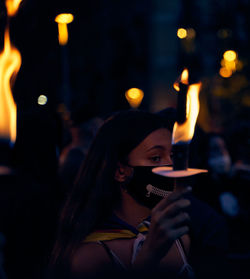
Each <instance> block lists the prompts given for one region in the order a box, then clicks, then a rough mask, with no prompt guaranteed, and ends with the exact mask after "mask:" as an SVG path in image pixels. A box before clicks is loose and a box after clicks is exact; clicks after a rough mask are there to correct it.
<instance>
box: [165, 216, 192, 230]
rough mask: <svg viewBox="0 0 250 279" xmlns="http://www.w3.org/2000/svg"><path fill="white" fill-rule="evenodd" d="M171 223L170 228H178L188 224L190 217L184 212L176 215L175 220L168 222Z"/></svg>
mask: <svg viewBox="0 0 250 279" xmlns="http://www.w3.org/2000/svg"><path fill="white" fill-rule="evenodd" d="M169 222H170V223H172V224H171V225H172V228H179V227H183V226H186V225H188V224H189V222H190V217H189V215H188V214H187V213H186V212H182V213H180V214H178V215H177V216H176V217H175V218H173V219H171V220H169Z"/></svg>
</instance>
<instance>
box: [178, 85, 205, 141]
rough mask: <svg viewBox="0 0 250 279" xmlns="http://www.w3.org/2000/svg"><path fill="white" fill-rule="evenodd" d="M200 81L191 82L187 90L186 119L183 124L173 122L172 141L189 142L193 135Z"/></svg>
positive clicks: (197, 110) (198, 107)
mask: <svg viewBox="0 0 250 279" xmlns="http://www.w3.org/2000/svg"><path fill="white" fill-rule="evenodd" d="M200 88H201V83H197V84H191V85H190V86H189V87H188V92H187V106H186V107H187V119H186V121H185V122H184V123H183V124H178V123H177V122H175V124H174V129H173V136H172V143H173V144H176V143H178V142H190V141H191V140H192V138H193V135H194V129H195V124H196V120H197V117H198V114H199V110H200V103H199V92H200Z"/></svg>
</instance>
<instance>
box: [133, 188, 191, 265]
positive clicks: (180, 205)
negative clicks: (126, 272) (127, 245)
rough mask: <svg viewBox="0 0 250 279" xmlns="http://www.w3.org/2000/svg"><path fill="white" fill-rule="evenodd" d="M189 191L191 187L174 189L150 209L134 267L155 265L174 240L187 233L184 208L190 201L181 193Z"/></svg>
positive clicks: (186, 215) (186, 218) (187, 217)
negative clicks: (149, 221) (144, 234)
mask: <svg viewBox="0 0 250 279" xmlns="http://www.w3.org/2000/svg"><path fill="white" fill-rule="evenodd" d="M190 191H191V187H188V188H185V189H184V190H176V191H174V192H173V193H171V194H169V195H168V196H167V197H166V198H164V199H163V200H161V201H160V202H159V203H158V204H157V205H156V206H155V207H154V208H153V209H152V212H151V224H150V227H149V232H148V235H147V238H146V240H145V242H144V244H143V246H142V249H141V250H140V252H139V253H138V255H137V259H136V261H135V264H134V266H135V267H136V266H138V267H140V266H144V267H145V265H147V264H149V265H150V266H151V267H152V266H155V265H157V264H158V263H159V262H160V260H161V259H162V258H163V257H164V256H165V255H166V253H167V252H168V250H169V249H170V247H171V246H172V244H173V243H174V241H175V240H176V239H178V238H180V237H181V236H183V235H184V234H186V233H188V231H189V227H188V222H189V220H190V218H189V215H188V214H187V213H186V212H185V210H186V209H187V208H188V207H189V206H190V201H189V200H188V199H185V198H183V195H184V194H186V193H189V192H190Z"/></svg>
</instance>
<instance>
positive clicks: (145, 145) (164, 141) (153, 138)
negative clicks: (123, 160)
mask: <svg viewBox="0 0 250 279" xmlns="http://www.w3.org/2000/svg"><path fill="white" fill-rule="evenodd" d="M171 137H172V134H171V132H170V131H169V130H168V129H166V128H160V129H157V130H155V131H153V132H152V133H151V134H149V135H148V136H147V137H146V138H145V139H144V140H143V141H142V142H141V143H140V144H139V145H137V147H136V148H134V149H133V150H132V151H131V154H132V153H135V152H137V151H138V152H139V151H140V152H147V151H149V150H151V149H152V148H157V147H162V148H165V149H170V148H171Z"/></svg>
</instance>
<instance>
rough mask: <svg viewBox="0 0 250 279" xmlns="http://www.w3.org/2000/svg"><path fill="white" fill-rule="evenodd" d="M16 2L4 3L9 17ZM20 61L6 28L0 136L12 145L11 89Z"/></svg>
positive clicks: (1, 67) (0, 74) (0, 73)
mask: <svg viewBox="0 0 250 279" xmlns="http://www.w3.org/2000/svg"><path fill="white" fill-rule="evenodd" d="M17 2H18V1H10V0H9V1H8V0H7V1H6V6H7V4H8V5H9V8H8V9H9V11H8V15H10V16H11V15H13V14H12V12H13V11H15V12H16V11H17V8H18V6H17ZM20 2H21V1H19V3H20ZM11 4H13V7H12V8H10V6H11ZM10 11H11V12H10ZM9 13H10V14H9ZM21 61H22V59H21V54H20V52H19V51H18V50H17V49H16V48H15V47H14V46H12V45H11V42H10V34H9V27H8V26H7V27H6V29H5V33H4V49H3V51H2V52H1V53H0V136H1V137H3V138H6V139H10V140H11V142H12V143H14V142H15V140H16V118H17V108H16V104H15V101H14V98H13V96H12V92H11V87H12V86H13V83H14V80H15V78H16V75H17V73H18V71H19V69H20V67H21Z"/></svg>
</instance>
